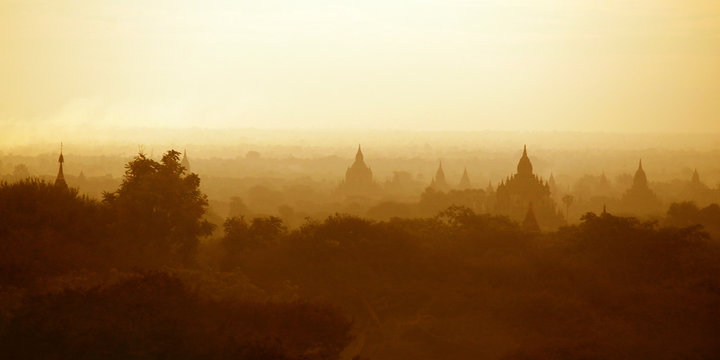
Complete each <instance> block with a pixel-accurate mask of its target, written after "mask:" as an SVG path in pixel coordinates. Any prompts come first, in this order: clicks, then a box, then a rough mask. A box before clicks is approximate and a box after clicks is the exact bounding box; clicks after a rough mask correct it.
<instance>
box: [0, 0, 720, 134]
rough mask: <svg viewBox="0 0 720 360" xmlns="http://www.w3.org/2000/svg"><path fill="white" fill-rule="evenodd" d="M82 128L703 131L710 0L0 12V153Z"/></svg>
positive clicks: (716, 73)
mask: <svg viewBox="0 0 720 360" xmlns="http://www.w3.org/2000/svg"><path fill="white" fill-rule="evenodd" d="M89 123H92V124H94V125H99V126H105V125H118V124H124V125H133V126H134V125H148V126H160V127H167V126H173V127H174V126H179V127H187V126H208V127H239V128H246V127H258V128H363V127H368V128H376V129H378V128H394V129H423V130H435V129H441V130H470V129H472V130H486V129H488V130H518V129H523V130H535V129H537V130H588V131H594V130H604V131H639V130H649V131H704V130H706V129H709V130H712V131H720V1H718V0H602V1H600V0H597V1H590V0H566V1H556V0H474V1H470V0H467V1H461V0H425V1H422V0H414V1H410V0H358V1H345V0H327V1H325V0H303V1H300V0H295V1H289V0H288V1H276V0H254V1H238V0H235V1H217V0H215V1H208V0H203V1H200V0H198V1H179V0H172V1H149V0H143V1H139V0H118V1H110V0H105V1H103V0H87V1H84V0H76V1H63V0H47V1H33V0H22V1H15V0H9V1H8V0H2V1H0V124H2V126H3V128H4V129H5V130H7V131H5V135H4V137H5V138H7V136H10V135H8V134H13V129H15V130H17V129H21V128H22V129H25V130H27V129H34V130H37V131H38V133H42V131H43V130H45V131H53V129H57V128H58V127H61V126H68V127H70V126H76V127H77V126H78V125H82V124H89ZM8 129H9V130H8ZM1 137H3V136H2V135H0V138H1Z"/></svg>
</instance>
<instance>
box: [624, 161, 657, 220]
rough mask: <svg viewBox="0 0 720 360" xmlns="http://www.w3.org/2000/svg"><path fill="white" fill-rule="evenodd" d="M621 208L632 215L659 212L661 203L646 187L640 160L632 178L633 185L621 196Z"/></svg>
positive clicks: (645, 178)
mask: <svg viewBox="0 0 720 360" xmlns="http://www.w3.org/2000/svg"><path fill="white" fill-rule="evenodd" d="M621 203H622V208H623V210H624V211H626V212H629V213H633V214H648V213H654V212H657V211H660V210H661V209H660V207H661V203H660V200H659V199H658V198H657V196H656V195H655V193H654V192H653V191H652V190H650V187H649V186H648V180H647V175H645V170H643V166H642V160H640V163H639V164H638V169H637V170H636V171H635V176H633V184H632V186H631V187H630V189H628V190H627V191H626V192H625V194H623V197H622V200H621Z"/></svg>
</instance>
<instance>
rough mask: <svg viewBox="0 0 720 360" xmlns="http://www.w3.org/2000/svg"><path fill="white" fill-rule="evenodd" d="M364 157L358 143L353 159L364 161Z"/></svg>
mask: <svg viewBox="0 0 720 360" xmlns="http://www.w3.org/2000/svg"><path fill="white" fill-rule="evenodd" d="M364 160H365V157H364V156H363V153H362V149H361V148H360V144H358V151H357V153H356V154H355V161H364Z"/></svg>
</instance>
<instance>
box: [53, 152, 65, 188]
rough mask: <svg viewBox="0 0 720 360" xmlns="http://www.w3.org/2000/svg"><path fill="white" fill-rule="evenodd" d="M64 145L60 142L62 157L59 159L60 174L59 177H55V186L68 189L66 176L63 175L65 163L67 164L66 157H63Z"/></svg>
mask: <svg viewBox="0 0 720 360" xmlns="http://www.w3.org/2000/svg"><path fill="white" fill-rule="evenodd" d="M62 148H63V144H62V142H60V156H59V157H58V164H59V167H58V173H57V177H55V186H60V187H64V188H67V187H68V186H67V182H65V174H64V173H63V163H64V162H65V157H63V153H62Z"/></svg>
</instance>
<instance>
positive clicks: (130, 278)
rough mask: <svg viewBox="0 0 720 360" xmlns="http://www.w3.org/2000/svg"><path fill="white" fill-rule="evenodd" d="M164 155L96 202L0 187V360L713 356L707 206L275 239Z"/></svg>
mask: <svg viewBox="0 0 720 360" xmlns="http://www.w3.org/2000/svg"><path fill="white" fill-rule="evenodd" d="M180 157H181V154H180V153H179V152H176V151H168V152H167V153H165V154H164V155H163V156H162V158H161V159H160V160H159V161H157V160H153V159H152V158H150V157H148V156H146V155H144V154H139V155H138V156H136V157H135V158H134V159H132V160H131V161H130V162H129V163H127V164H126V167H125V173H124V176H123V178H122V180H121V182H120V183H119V185H117V188H115V189H114V190H112V191H106V192H105V193H104V194H103V195H102V197H101V198H99V199H96V198H91V197H88V196H85V195H81V194H80V192H79V190H78V189H76V188H74V187H73V184H72V182H70V187H65V186H59V185H55V184H53V183H49V182H47V181H45V180H43V179H38V178H32V177H30V178H25V179H17V180H13V181H5V182H2V183H1V184H0V354H2V356H1V357H2V358H7V359H160V358H163V359H165V358H167V359H248V360H249V359H258V360H265V359H267V360H271V359H272V360H279V359H297V360H300V359H303V360H315V359H317V360H320V359H322V360H331V359H348V360H349V359H355V360H361V359H363V360H379V359H712V358H717V356H718V354H720V341H719V340H718V339H720V206H718V205H717V204H709V205H708V204H701V205H696V204H695V203H692V202H677V203H672V204H669V205H668V206H667V207H666V211H665V212H664V214H662V216H659V217H656V218H654V219H653V220H644V219H638V218H633V217H625V216H616V215H614V214H613V211H612V209H609V211H602V212H601V211H600V209H598V210H597V211H595V212H584V214H583V215H581V218H580V221H579V222H578V223H572V224H571V225H564V226H561V227H559V228H558V229H557V230H555V231H549V232H548V231H546V232H540V231H532V230H529V229H527V227H524V226H523V225H522V224H520V223H518V222H515V221H512V220H510V219H509V218H507V217H503V216H497V215H490V214H486V213H482V212H479V211H477V210H476V209H471V208H470V207H467V206H463V204H452V203H450V204H446V205H448V206H447V207H445V208H444V209H441V210H439V211H437V212H435V213H434V214H432V215H426V214H420V215H419V216H416V217H407V218H396V217H395V218H393V217H389V218H387V219H385V220H379V219H370V218H365V217H362V216H357V215H348V214H345V213H335V214H333V215H330V216H327V217H323V218H314V217H306V218H304V219H298V220H297V222H298V224H297V225H293V226H289V224H287V223H286V221H285V219H283V218H282V217H278V216H270V215H259V214H256V216H241V215H239V214H230V213H229V214H228V216H227V217H223V216H219V215H217V214H211V213H209V212H208V209H209V205H210V204H209V200H208V197H207V195H206V194H205V193H203V191H202V190H201V189H202V187H201V181H200V177H198V175H196V174H195V173H192V172H189V171H187V169H185V168H184V167H183V166H182V165H181V160H180ZM295 211H297V212H299V213H301V212H302V209H301V208H298V209H295ZM233 215H237V216H233Z"/></svg>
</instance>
